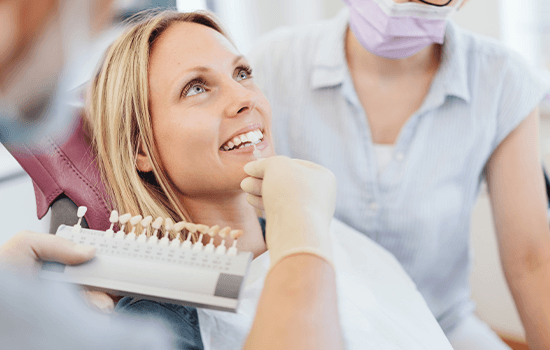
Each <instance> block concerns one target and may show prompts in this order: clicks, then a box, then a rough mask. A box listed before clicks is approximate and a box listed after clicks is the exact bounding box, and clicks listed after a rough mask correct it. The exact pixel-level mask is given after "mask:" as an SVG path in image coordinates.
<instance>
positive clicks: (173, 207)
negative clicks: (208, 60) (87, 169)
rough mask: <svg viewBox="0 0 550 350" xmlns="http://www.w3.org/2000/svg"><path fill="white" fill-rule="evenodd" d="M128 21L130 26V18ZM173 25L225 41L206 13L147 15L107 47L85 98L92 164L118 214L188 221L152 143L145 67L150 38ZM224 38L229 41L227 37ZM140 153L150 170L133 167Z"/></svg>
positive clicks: (212, 18) (138, 19)
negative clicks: (197, 28)
mask: <svg viewBox="0 0 550 350" xmlns="http://www.w3.org/2000/svg"><path fill="white" fill-rule="evenodd" d="M132 22H136V19H134V20H133V21H132ZM176 22H192V23H198V24H202V25H205V26H207V27H210V28H212V29H214V30H216V31H218V32H220V33H221V34H223V35H224V36H225V37H227V38H228V36H227V34H226V33H225V31H224V30H223V29H222V27H221V26H220V24H218V22H217V20H216V19H215V18H214V17H213V15H211V14H210V13H208V12H202V11H201V12H190V13H179V12H174V11H163V12H147V13H142V14H140V15H138V17H137V23H134V24H133V25H132V26H131V27H130V29H129V30H127V31H126V32H125V33H124V34H122V35H121V36H120V37H119V38H118V39H117V40H116V41H115V42H114V43H113V44H112V45H111V47H110V48H109V50H108V51H107V53H106V56H105V58H104V61H103V63H102V65H101V67H100V69H99V71H98V73H97V75H96V76H95V78H94V80H93V83H92V86H91V92H90V95H89V99H90V100H89V109H88V116H87V117H88V123H89V127H90V128H91V133H92V137H93V145H94V148H95V151H96V152H97V163H98V166H99V169H100V172H101V175H102V178H103V181H104V182H105V186H106V188H107V191H108V195H109V196H110V199H111V201H110V202H111V203H112V205H113V206H114V208H116V209H117V210H118V211H119V213H121V214H122V213H132V215H137V214H141V215H143V216H146V215H151V216H153V218H156V217H163V218H168V217H169V218H172V220H174V221H175V222H177V221H181V220H185V221H191V218H190V217H189V215H188V213H187V212H186V211H185V208H183V206H182V204H181V203H180V201H179V200H178V198H177V196H176V193H175V190H174V187H173V185H172V183H171V182H170V180H169V179H168V177H167V176H166V174H165V172H164V171H163V167H162V164H161V163H160V158H159V155H158V152H157V149H156V146H155V141H154V139H153V126H152V122H151V114H150V112H149V89H148V87H149V83H148V67H149V57H150V55H151V49H152V47H153V44H154V43H155V40H156V39H157V38H158V37H159V36H160V35H161V34H162V33H163V32H164V31H165V30H166V29H168V28H169V27H170V26H171V25H172V24H174V23H176ZM228 39H229V38H228ZM140 149H142V150H143V151H144V153H145V154H146V156H147V157H148V159H149V162H150V164H151V166H152V168H153V170H152V172H151V173H141V172H139V171H138V169H137V166H136V160H137V154H138V152H139V150H140Z"/></svg>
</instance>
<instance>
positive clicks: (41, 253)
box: [28, 233, 95, 265]
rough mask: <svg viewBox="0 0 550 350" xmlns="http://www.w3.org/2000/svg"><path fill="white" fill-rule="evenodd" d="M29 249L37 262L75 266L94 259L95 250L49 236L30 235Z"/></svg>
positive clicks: (40, 234)
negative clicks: (54, 262) (53, 262)
mask: <svg viewBox="0 0 550 350" xmlns="http://www.w3.org/2000/svg"><path fill="white" fill-rule="evenodd" d="M29 235H32V237H29V238H30V239H29V240H28V242H30V248H31V249H32V251H33V252H34V254H35V255H36V259H37V260H42V261H56V262H59V263H62V264H67V265H76V264H81V263H83V262H86V261H88V260H90V259H91V258H93V257H94V255H95V248H94V247H90V246H86V245H82V244H77V243H74V242H71V241H69V240H67V239H65V238H61V237H57V236H54V235H50V234H43V233H30V234H29Z"/></svg>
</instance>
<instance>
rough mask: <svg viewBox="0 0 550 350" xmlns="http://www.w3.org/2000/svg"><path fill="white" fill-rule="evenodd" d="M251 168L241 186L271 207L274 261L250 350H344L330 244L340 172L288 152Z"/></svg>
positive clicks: (256, 202)
mask: <svg viewBox="0 0 550 350" xmlns="http://www.w3.org/2000/svg"><path fill="white" fill-rule="evenodd" d="M245 171H246V173H247V174H248V175H250V176H251V177H249V178H247V179H245V180H244V181H243V183H242V184H241V187H242V188H243V190H245V191H246V192H248V193H249V194H250V195H249V197H248V200H249V202H250V203H251V204H252V205H254V206H255V207H257V208H259V209H265V213H266V224H267V225H266V226H267V227H266V242H267V247H268V249H269V252H270V256H271V262H272V265H271V270H270V271H269V273H268V275H267V277H266V280H265V285H264V289H263V291H262V295H261V297H260V300H259V303H258V308H257V313H256V316H255V318H254V323H253V326H252V329H251V331H250V333H249V335H248V338H247V341H246V344H245V349H268V350H269V349H343V341H342V335H341V328H340V321H339V317H338V308H337V302H336V299H337V298H336V279H335V273H334V267H333V264H332V249H331V243H330V222H331V219H332V215H333V213H334V204H335V196H336V180H335V178H334V175H333V174H332V173H331V172H330V171H328V170H327V169H325V168H322V167H320V166H318V165H315V164H313V163H310V162H305V161H298V160H292V159H289V158H286V157H272V158H268V159H264V160H261V161H260V162H252V163H249V164H247V166H246V167H245Z"/></svg>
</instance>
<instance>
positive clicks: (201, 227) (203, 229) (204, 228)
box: [197, 224, 209, 233]
mask: <svg viewBox="0 0 550 350" xmlns="http://www.w3.org/2000/svg"><path fill="white" fill-rule="evenodd" d="M208 229H209V227H208V226H206V225H200V224H199V225H197V231H199V232H200V233H206V232H208Z"/></svg>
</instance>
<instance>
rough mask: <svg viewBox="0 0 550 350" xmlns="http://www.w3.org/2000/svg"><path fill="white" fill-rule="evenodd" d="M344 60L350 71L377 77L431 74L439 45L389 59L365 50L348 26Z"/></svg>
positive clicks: (437, 55)
mask: <svg viewBox="0 0 550 350" xmlns="http://www.w3.org/2000/svg"><path fill="white" fill-rule="evenodd" d="M345 53H346V61H347V63H348V67H349V69H350V71H355V72H357V71H360V72H362V73H363V74H362V75H364V74H367V75H372V76H376V77H377V78H378V79H382V80H383V79H391V80H395V79H398V78H402V77H406V76H410V75H418V74H433V72H435V71H437V69H438V68H439V64H440V62H441V45H438V44H432V45H429V46H427V47H426V48H424V49H422V50H420V51H419V52H417V53H416V54H414V55H412V56H410V57H407V58H403V59H389V58H384V57H380V56H376V55H375V54H373V53H371V52H369V51H367V50H366V49H365V48H364V47H363V46H362V45H361V43H360V42H359V41H358V40H357V37H356V36H355V34H353V32H352V31H351V30H350V29H349V28H348V30H347V31H346V37H345Z"/></svg>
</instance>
